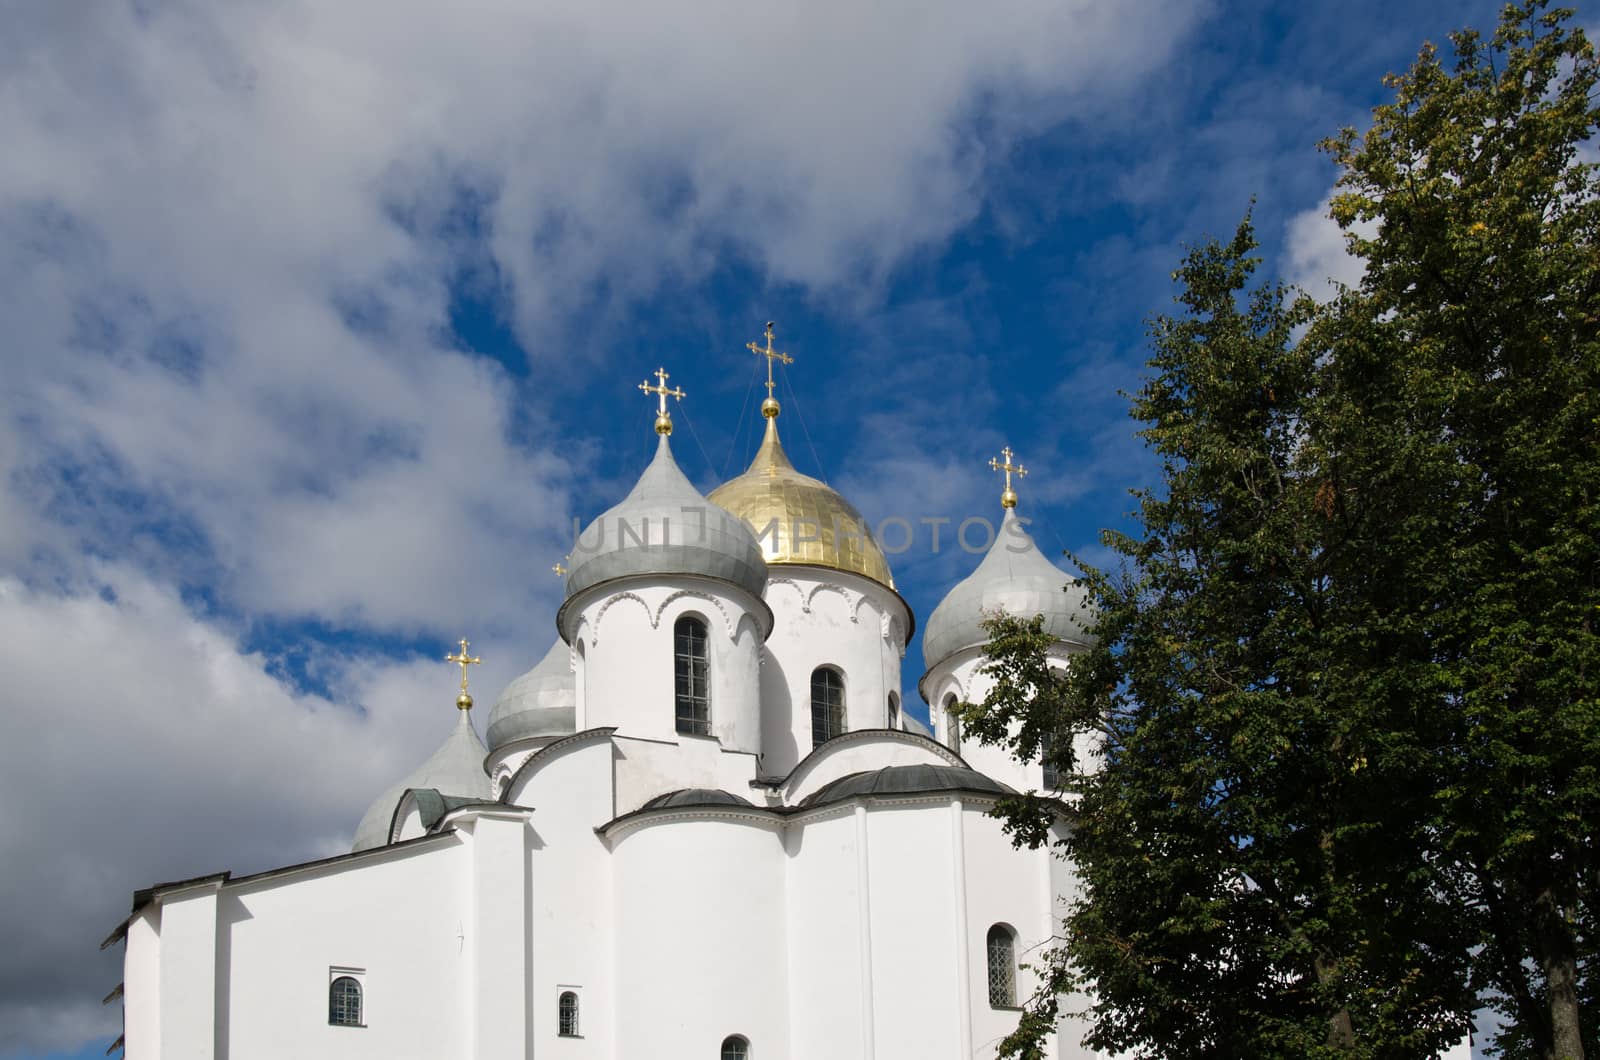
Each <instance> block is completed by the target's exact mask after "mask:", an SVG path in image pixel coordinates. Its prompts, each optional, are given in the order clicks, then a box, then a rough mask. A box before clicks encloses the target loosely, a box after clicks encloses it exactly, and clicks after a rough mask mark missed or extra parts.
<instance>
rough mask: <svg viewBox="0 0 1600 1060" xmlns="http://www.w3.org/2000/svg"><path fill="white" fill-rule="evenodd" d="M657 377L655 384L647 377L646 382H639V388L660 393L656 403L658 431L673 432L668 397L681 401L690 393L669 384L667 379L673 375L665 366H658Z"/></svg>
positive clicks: (651, 392) (649, 392)
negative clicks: (652, 384)
mask: <svg viewBox="0 0 1600 1060" xmlns="http://www.w3.org/2000/svg"><path fill="white" fill-rule="evenodd" d="M655 377H656V385H655V386H651V385H650V380H648V379H646V380H645V381H644V382H642V383H640V384H639V389H640V390H643V391H644V392H645V393H646V394H656V395H658V398H657V403H656V433H657V434H671V433H672V416H671V415H670V414H669V413H668V412H667V398H669V397H675V398H677V399H678V400H679V401H682V400H683V399H684V398H686V397H688V394H687V393H686V392H685V391H684V389H683V388H682V387H676V386H675V387H668V386H667V380H668V379H670V378H671V376H669V375H668V374H667V370H666V369H665V368H657V369H656V370H655Z"/></svg>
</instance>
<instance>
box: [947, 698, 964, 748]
mask: <svg viewBox="0 0 1600 1060" xmlns="http://www.w3.org/2000/svg"><path fill="white" fill-rule="evenodd" d="M944 719H945V721H944V723H945V728H946V729H947V730H948V733H949V739H948V740H947V741H946V742H947V743H948V744H949V745H950V750H952V751H954V752H955V753H956V754H960V753H961V715H959V714H957V713H956V697H955V694H954V693H952V694H950V695H948V696H945V697H944Z"/></svg>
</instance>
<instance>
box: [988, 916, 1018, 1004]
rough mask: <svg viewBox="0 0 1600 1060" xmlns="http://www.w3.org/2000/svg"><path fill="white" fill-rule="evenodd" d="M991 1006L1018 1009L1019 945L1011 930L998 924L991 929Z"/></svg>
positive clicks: (989, 947)
mask: <svg viewBox="0 0 1600 1060" xmlns="http://www.w3.org/2000/svg"><path fill="white" fill-rule="evenodd" d="M988 949H989V1004H990V1005H991V1006H992V1007H994V1008H1016V1007H1017V944H1016V940H1015V939H1014V938H1013V937H1012V935H1011V929H1010V928H1008V927H1006V926H1005V925H1004V924H996V925H995V926H994V927H992V928H990V929H989V946H988Z"/></svg>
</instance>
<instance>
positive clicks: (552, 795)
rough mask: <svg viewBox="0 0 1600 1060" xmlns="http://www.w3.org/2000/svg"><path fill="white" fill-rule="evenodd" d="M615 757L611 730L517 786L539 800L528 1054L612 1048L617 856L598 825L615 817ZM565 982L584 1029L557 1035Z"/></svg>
mask: <svg viewBox="0 0 1600 1060" xmlns="http://www.w3.org/2000/svg"><path fill="white" fill-rule="evenodd" d="M612 756H613V749H612V744H611V741H610V740H608V739H596V740H590V741H588V742H583V743H579V744H577V745H576V746H574V747H573V748H572V749H571V750H570V751H565V752H563V751H556V752H555V753H554V754H552V756H551V757H550V758H549V759H548V760H546V761H544V762H542V763H541V764H540V765H539V766H538V767H536V768H535V769H534V770H533V771H532V772H531V773H530V774H529V775H526V776H525V777H524V778H523V782H522V784H521V785H520V787H519V788H518V790H517V791H516V792H515V793H514V794H515V796H516V799H517V801H518V802H520V803H523V804H525V805H528V806H533V807H535V809H534V812H533V815H532V818H531V823H530V834H529V838H528V848H529V849H528V854H527V857H528V858H529V874H530V875H529V886H528V896H527V900H528V903H529V907H528V916H527V923H528V935H529V958H528V960H529V964H530V969H529V975H528V982H529V983H530V984H531V985H530V989H529V994H528V998H529V1001H528V1004H529V1008H528V1022H529V1043H530V1052H529V1055H530V1056H536V1057H546V1056H548V1057H557V1058H570V1060H579V1058H583V1060H591V1058H592V1060H599V1058H601V1057H611V1056H613V1055H616V1054H614V1053H613V1038H612V1028H613V1024H614V1023H615V1021H616V1020H618V1019H619V1018H620V1014H619V1013H618V1011H617V1007H616V1004H615V990H614V987H613V983H612V977H613V967H614V966H613V940H614V936H613V934H612V928H613V924H612V916H611V909H612V898H611V870H612V863H611V855H610V853H609V851H607V849H606V847H605V844H604V842H603V841H602V840H601V839H600V837H599V836H597V835H596V834H595V831H594V829H595V826H596V825H600V824H604V823H605V822H606V821H608V820H610V819H611V818H612V817H613V816H614V805H613V801H612V772H613V768H614V767H613V760H612ZM563 988H574V989H576V990H577V992H578V1000H579V1011H578V1029H579V1031H580V1032H581V1034H582V1037H581V1038H562V1037H559V1035H558V1031H559V1029H560V1028H559V1026H558V1024H557V1007H556V1006H557V1003H558V1001H559V998H560V994H561V990H562V989H563Z"/></svg>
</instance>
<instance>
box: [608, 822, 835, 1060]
mask: <svg viewBox="0 0 1600 1060" xmlns="http://www.w3.org/2000/svg"><path fill="white" fill-rule="evenodd" d="M613 857H614V859H615V860H614V871H615V891H614V916H615V923H616V942H615V945H616V1000H615V1004H616V1017H615V1022H614V1026H615V1033H616V1039H615V1042H616V1051H615V1055H616V1056H617V1057H671V1058H678V1057H681V1058H684V1060H689V1058H700V1057H716V1056H717V1055H719V1054H718V1047H719V1046H720V1045H721V1044H722V1041H723V1039H724V1038H726V1037H727V1036H728V1035H730V1034H742V1035H744V1036H745V1037H746V1038H748V1039H749V1040H750V1045H751V1048H750V1052H751V1055H752V1056H755V1057H760V1058H761V1060H785V1058H787V1057H790V1056H799V1057H808V1058H809V1057H824V1056H827V1057H842V1056H845V1055H847V1054H843V1053H836V1052H829V1051H822V1052H799V1051H797V1052H791V1051H790V1050H789V1048H788V1035H789V1028H788V1019H787V1005H786V997H787V983H786V982H785V976H784V970H785V967H786V946H785V917H784V906H785V886H784V872H783V868H784V858H783V846H782V840H781V837H780V835H779V833H778V832H777V830H776V829H774V828H773V827H772V826H770V825H768V824H765V823H737V822H729V821H725V820H714V819H704V818H700V819H695V818H689V819H678V820H671V821H668V822H665V823H657V824H650V825H645V826H643V827H640V828H638V829H637V830H634V831H632V832H629V833H627V834H626V835H623V836H621V837H620V838H618V839H617V840H616V841H615V844H614V853H613Z"/></svg>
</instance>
